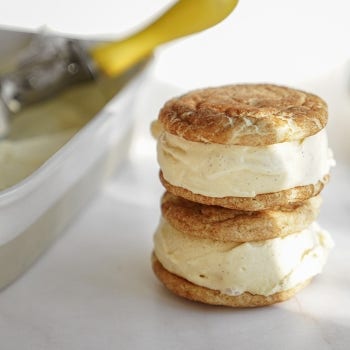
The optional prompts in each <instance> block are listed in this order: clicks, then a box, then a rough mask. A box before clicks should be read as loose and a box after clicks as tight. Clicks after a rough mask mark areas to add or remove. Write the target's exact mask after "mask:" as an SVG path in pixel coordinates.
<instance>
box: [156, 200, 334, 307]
mask: <svg viewBox="0 0 350 350" xmlns="http://www.w3.org/2000/svg"><path fill="white" fill-rule="evenodd" d="M318 208H319V200H318V198H313V199H311V200H309V201H308V202H306V203H304V204H301V205H300V206H295V207H294V208H292V207H290V208H289V209H288V211H286V210H285V209H283V210H281V211H280V212H279V211H278V210H274V211H266V212H261V213H259V214H258V215H257V213H256V212H244V211H241V212H240V211H236V210H232V209H225V208H220V207H210V206H205V205H203V204H198V203H191V202H188V201H187V200H184V199H181V198H177V197H174V196H173V195H171V194H165V195H164V197H163V200H162V218H161V220H160V224H159V226H158V229H157V231H156V234H155V236H154V253H153V257H152V262H153V270H154V272H155V274H156V275H157V277H158V278H159V279H160V281H161V282H162V283H163V284H164V285H165V286H166V287H167V288H168V289H169V290H171V291H172V292H174V293H175V294H177V295H179V296H181V297H185V298H188V299H191V300H194V301H201V302H204V303H207V304H215V305H226V306H236V307H255V306H263V305H269V304H273V303H277V302H280V301H283V300H286V299H288V298H290V297H292V296H293V295H294V294H295V293H296V292H297V291H299V290H300V289H302V288H303V287H304V286H306V285H307V284H308V283H309V281H310V280H311V279H312V278H313V277H314V276H316V275H317V274H319V273H320V272H321V271H322V268H323V266H324V264H325V262H326V260H327V256H328V251H329V249H330V248H331V247H332V245H333V243H332V240H331V238H330V236H329V234H328V233H327V232H325V231H324V230H322V229H321V228H320V227H319V226H318V225H317V224H316V223H315V222H313V219H315V216H316V215H317V211H318ZM269 226H271V232H272V233H271V234H270V233H269V229H268V227H269ZM278 227H281V232H280V233H279V232H278ZM271 237H272V238H271Z"/></svg>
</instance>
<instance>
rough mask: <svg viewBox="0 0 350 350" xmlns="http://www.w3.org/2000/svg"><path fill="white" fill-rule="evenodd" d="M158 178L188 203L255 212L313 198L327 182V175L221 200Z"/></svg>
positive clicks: (160, 173)
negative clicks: (285, 187) (301, 183)
mask: <svg viewBox="0 0 350 350" xmlns="http://www.w3.org/2000/svg"><path fill="white" fill-rule="evenodd" d="M159 178H160V181H161V183H162V184H163V186H164V187H165V189H166V190H167V191H168V192H170V193H172V194H174V195H175V196H179V197H182V198H185V199H187V200H189V201H192V202H197V203H201V204H205V205H217V206H220V207H224V208H229V209H237V210H248V211H257V210H266V209H272V208H280V207H284V206H288V205H291V204H293V203H298V202H302V201H305V200H307V199H309V198H311V197H315V196H317V195H318V194H319V193H320V192H321V191H322V189H323V187H324V185H325V184H326V183H327V182H328V180H329V175H326V176H324V178H323V179H322V180H321V181H318V182H317V183H316V184H314V185H306V186H298V187H293V188H290V189H288V190H283V191H279V192H273V193H264V194H258V195H256V196H255V197H222V198H217V197H207V196H203V195H201V194H197V193H193V192H191V191H190V190H187V189H185V188H183V187H178V186H174V185H171V184H170V183H169V182H168V181H166V180H165V179H164V177H163V173H162V171H160V172H159Z"/></svg>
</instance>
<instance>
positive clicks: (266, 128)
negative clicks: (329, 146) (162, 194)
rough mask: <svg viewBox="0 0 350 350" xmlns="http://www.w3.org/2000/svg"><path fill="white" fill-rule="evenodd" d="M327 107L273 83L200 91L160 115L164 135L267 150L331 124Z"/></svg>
mask: <svg viewBox="0 0 350 350" xmlns="http://www.w3.org/2000/svg"><path fill="white" fill-rule="evenodd" d="M327 115H328V114H327V105H326V103H325V102H324V101H323V100H322V99H321V98H319V97H317V96H315V95H312V94H309V93H307V92H304V91H300V90H295V89H291V88H288V87H283V86H276V85H270V84H241V85H229V86H223V87H217V88H207V89H201V90H195V91H192V92H189V93H187V94H185V95H182V96H180V97H177V98H173V99H171V100H170V101H168V102H167V103H166V104H165V105H164V107H163V108H162V109H161V111H160V113H159V121H160V122H161V124H162V127H163V128H164V130H165V131H168V132H169V133H171V134H174V135H177V136H180V137H182V138H184V139H186V140H189V141H196V142H204V143H220V144H235V145H246V146H263V145H270V144H274V143H280V142H286V141H294V140H300V139H303V138H305V137H308V136H311V135H314V134H316V133H317V132H318V131H320V130H321V129H323V128H324V127H325V126H326V124H327Z"/></svg>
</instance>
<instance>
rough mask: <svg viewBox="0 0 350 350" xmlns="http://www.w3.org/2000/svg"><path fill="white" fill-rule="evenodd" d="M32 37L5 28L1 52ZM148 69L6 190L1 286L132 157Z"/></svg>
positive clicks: (0, 230) (1, 206)
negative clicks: (136, 107)
mask: <svg viewBox="0 0 350 350" xmlns="http://www.w3.org/2000/svg"><path fill="white" fill-rule="evenodd" d="M29 36H30V34H22V33H15V32H14V33H11V32H2V33H0V56H2V58H5V59H8V57H10V55H11V54H12V53H13V52H14V51H15V50H16V49H18V48H20V47H21V46H23V44H24V43H25V42H26V41H27V40H28V37H29ZM0 61H1V57H0ZM145 74H146V69H143V71H141V72H140V73H139V74H137V75H136V76H135V77H134V78H133V79H131V81H129V82H128V83H127V84H126V85H125V86H124V87H123V88H122V90H121V91H119V92H118V94H117V95H116V96H115V97H114V98H113V99H112V100H111V102H109V103H108V104H107V105H106V106H105V107H103V108H102V110H101V111H100V112H99V113H98V114H97V115H96V116H95V117H94V118H92V120H91V121H90V122H88V124H86V125H85V126H84V127H83V128H82V129H81V130H80V131H78V133H77V134H75V135H74V136H73V137H72V138H71V139H70V140H69V141H68V142H67V143H66V144H65V145H64V146H63V147H62V148H60V149H59V151H57V152H56V153H55V154H54V155H53V156H51V157H50V158H49V159H48V160H47V161H46V162H45V163H44V164H43V165H42V166H41V167H39V168H38V169H37V170H36V171H35V172H34V173H32V174H31V175H30V176H28V177H27V178H25V179H24V180H23V181H21V182H19V183H17V184H16V185H14V186H12V187H10V188H8V189H6V190H3V191H0V288H2V287H4V286H6V285H7V284H9V283H11V282H12V281H14V280H15V279H16V278H17V277H18V276H19V275H20V274H22V273H23V272H24V271H25V270H26V269H27V268H28V267H29V266H30V265H31V264H32V263H33V262H34V261H35V260H36V259H37V258H38V257H39V256H40V254H42V253H43V252H44V250H45V249H46V248H47V247H48V246H49V245H50V243H52V241H53V240H54V239H55V237H57V235H58V234H59V233H60V232H62V230H63V228H64V227H65V226H66V225H67V224H68V223H69V221H71V219H72V218H73V217H74V216H75V215H76V214H77V213H78V212H79V210H80V209H81V208H82V207H83V206H84V205H85V204H86V203H87V201H88V200H89V199H90V198H91V197H92V196H93V194H94V193H95V192H96V191H97V190H98V189H99V188H100V187H101V186H102V185H103V183H104V182H105V181H106V180H107V179H108V177H109V176H110V175H111V174H112V173H113V171H114V170H115V169H116V167H117V166H118V164H119V163H120V162H121V160H122V159H123V158H124V157H125V156H126V154H127V151H128V147H129V144H130V140H131V132H132V126H133V120H132V118H131V116H130V114H131V113H130V109H131V105H132V101H133V99H134V97H135V94H136V91H137V86H138V84H139V82H140V81H141V80H142V79H143V76H144V75H145ZM0 171H1V169H0Z"/></svg>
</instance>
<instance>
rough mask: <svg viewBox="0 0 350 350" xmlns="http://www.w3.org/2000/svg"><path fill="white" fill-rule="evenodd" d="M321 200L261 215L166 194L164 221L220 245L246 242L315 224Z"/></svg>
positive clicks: (188, 233) (296, 204)
mask: <svg viewBox="0 0 350 350" xmlns="http://www.w3.org/2000/svg"><path fill="white" fill-rule="evenodd" d="M320 205H321V198H320V196H317V197H313V198H310V199H308V200H306V201H303V202H299V203H293V204H291V205H289V206H286V207H283V208H279V209H275V210H272V209H270V210H264V211H241V210H235V209H227V208H223V207H219V206H213V205H205V204H200V203H195V202H191V201H188V200H186V199H184V198H181V197H177V196H174V195H173V194H171V193H170V192H165V193H164V195H163V197H162V203H161V209H162V215H163V217H164V218H165V219H166V220H167V221H168V222H169V223H170V224H171V226H173V227H174V228H175V229H177V230H178V231H180V232H183V233H186V234H187V235H190V236H194V237H198V238H209V239H213V240H218V241H222V242H249V241H260V240H266V239H272V238H276V237H283V236H286V235H288V234H291V233H296V232H300V231H302V230H303V229H305V228H307V227H308V226H309V225H310V224H311V223H312V222H313V221H315V220H316V218H317V216H318V213H319V209H320Z"/></svg>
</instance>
